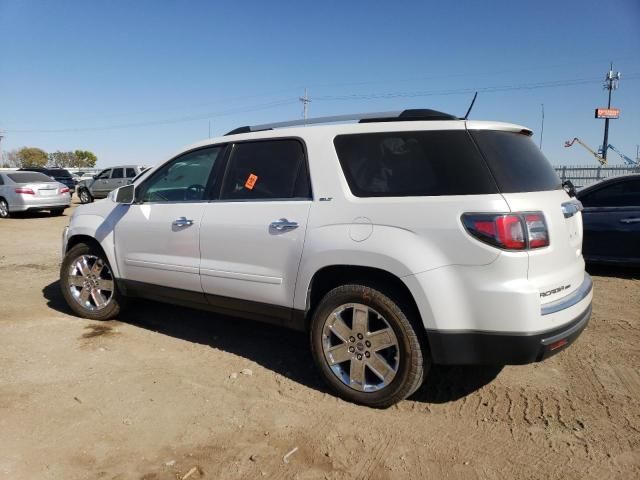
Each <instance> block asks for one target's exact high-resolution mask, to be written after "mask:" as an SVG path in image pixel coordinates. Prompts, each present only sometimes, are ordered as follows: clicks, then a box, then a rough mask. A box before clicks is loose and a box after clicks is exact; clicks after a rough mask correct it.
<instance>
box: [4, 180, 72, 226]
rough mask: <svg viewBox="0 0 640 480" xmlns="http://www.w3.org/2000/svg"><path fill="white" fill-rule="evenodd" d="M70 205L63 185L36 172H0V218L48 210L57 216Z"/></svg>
mask: <svg viewBox="0 0 640 480" xmlns="http://www.w3.org/2000/svg"><path fill="white" fill-rule="evenodd" d="M69 205H71V192H70V191H69V188H68V187H67V186H66V185H63V184H61V183H59V182H56V181H55V180H53V179H52V178H51V177H48V176H46V175H45V174H43V173H38V172H16V171H5V172H0V218H7V217H8V216H9V215H10V214H11V213H14V212H26V211H35V210H49V211H50V212H51V214H52V215H61V214H62V212H63V211H64V209H65V208H68V207H69Z"/></svg>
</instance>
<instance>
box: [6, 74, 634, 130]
mask: <svg viewBox="0 0 640 480" xmlns="http://www.w3.org/2000/svg"><path fill="white" fill-rule="evenodd" d="M626 78H627V81H629V80H636V79H639V78H640V74H631V75H628V76H627V77H626ZM601 81H602V80H601V79H598V78H581V79H569V80H551V81H545V82H535V83H525V84H519V85H494V86H485V87H480V88H477V87H473V88H459V89H448V90H430V91H424V90H423V91H414V92H379V93H369V94H349V95H324V96H319V97H314V100H315V101H318V100H320V101H357V100H372V99H385V98H416V97H427V96H445V95H463V94H464V95H466V94H470V93H474V92H476V91H477V92H482V93H492V92H504V91H514V90H533V89H540V88H558V87H569V86H576V85H585V84H592V83H596V82H597V83H600V82H601ZM305 99H306V103H305ZM299 101H303V103H304V105H305V106H306V104H307V103H308V102H310V101H311V100H310V99H309V98H308V96H307V94H306V93H305V97H300V98H298V99H292V98H290V99H281V100H277V101H273V102H269V103H264V104H260V105H255V106H251V107H242V108H237V109H231V110H226V111H218V112H208V113H203V114H198V115H192V116H184V117H178V118H172V119H164V120H155V121H146V122H137V123H127V124H116V125H107V126H98V127H69V128H45V129H7V130H5V132H7V133H64V132H90V131H104V130H118V129H125V128H139V127H147V126H153V125H169V124H175V123H184V122H191V121H195V120H203V119H208V118H216V117H222V116H228V115H234V114H238V113H248V112H254V111H258V110H265V109H270V108H277V107H282V106H286V105H292V104H294V103H297V102H299Z"/></svg>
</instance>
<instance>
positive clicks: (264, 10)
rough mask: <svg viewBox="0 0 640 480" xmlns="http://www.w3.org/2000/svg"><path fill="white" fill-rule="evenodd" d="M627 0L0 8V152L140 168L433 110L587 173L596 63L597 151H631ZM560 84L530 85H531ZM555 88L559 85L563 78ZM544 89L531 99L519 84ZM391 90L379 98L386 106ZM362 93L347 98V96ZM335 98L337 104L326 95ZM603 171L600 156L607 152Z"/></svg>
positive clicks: (633, 53) (634, 25)
mask: <svg viewBox="0 0 640 480" xmlns="http://www.w3.org/2000/svg"><path fill="white" fill-rule="evenodd" d="M639 27H640V1H638V0H610V1H609V2H602V1H601V0H600V1H592V0H581V1H578V0H576V1H557V0H556V1H546V0H540V1H536V2H514V1H504V2H503V1H495V2H490V1H466V2H464V1H456V2H433V1H432V2H389V1H386V2H376V1H368V2H359V1H351V2H344V1H342V2H338V1H331V0H325V1H323V2H318V1H316V2H307V1H303V0H299V1H296V2H284V1H282V2H276V1H273V2H264V1H263V2H252V1H248V0H245V1H242V2H238V1H236V2H213V1H209V2H205V1H190V0H189V1H187V0H181V1H163V2H159V1H141V0H140V1H135V2H132V1H109V2H87V1H83V2H80V1H77V2H70V1H65V0H57V1H55V2H52V1H44V0H43V1H40V2H36V1H18V0H0V45H1V46H2V48H0V52H1V55H0V130H1V131H3V132H4V135H5V136H6V138H5V139H4V140H3V142H2V148H3V150H9V149H14V148H19V147H22V146H25V145H26V146H37V147H40V148H43V149H44V150H47V151H55V150H69V149H76V148H81V149H87V150H92V151H94V152H95V153H96V154H97V155H98V158H99V161H98V166H108V165H115V164H119V163H144V164H155V163H157V162H159V161H161V160H163V159H165V158H167V157H168V156H169V155H171V154H172V153H174V152H175V151H176V150H178V149H180V148H181V147H182V146H184V145H186V144H190V143H192V142H194V141H197V140H201V139H203V138H206V137H207V136H208V129H209V121H211V124H212V127H211V129H212V135H220V134H222V133H225V132H226V131H228V130H230V129H232V128H234V127H236V126H239V125H245V124H252V123H263V122H269V121H279V120H289V119H293V118H299V117H300V116H301V113H302V106H301V104H300V102H298V101H297V98H298V97H299V96H301V95H302V94H303V91H304V88H305V87H307V88H309V95H310V97H311V99H312V103H311V104H310V116H320V115H332V114H340V113H350V112H361V111H381V110H396V109H403V108H420V107H423V108H434V109H438V110H443V111H446V112H450V113H453V114H458V115H463V114H464V112H465V110H466V108H467V106H468V104H469V102H470V100H471V97H472V94H471V93H468V91H469V90H473V89H482V88H485V87H508V86H511V87H515V88H514V89H512V90H503V89H499V90H498V91H484V92H482V91H481V93H480V94H479V97H478V100H477V102H476V106H475V107H474V111H473V113H472V115H471V117H472V118H476V119H491V120H501V121H509V122H515V123H520V124H523V125H527V126H529V127H531V128H532V129H534V131H535V136H534V139H535V141H536V142H538V141H539V137H538V135H539V131H540V122H541V104H544V106H545V125H544V136H543V150H544V152H545V154H546V155H547V156H548V157H549V158H550V160H551V161H552V162H553V163H555V164H593V165H595V164H596V161H595V159H593V158H592V157H590V156H589V155H588V154H587V153H586V152H585V151H584V150H582V149H581V147H579V146H574V147H572V148H569V149H568V148H564V147H563V143H564V140H567V139H570V138H573V137H574V136H578V137H580V138H581V139H582V140H583V141H585V142H586V143H588V144H589V145H591V146H592V147H594V148H596V147H597V146H598V145H600V144H601V143H602V133H603V121H602V120H596V119H594V118H593V110H594V108H595V107H597V106H605V105H606V93H605V91H603V89H602V86H601V83H602V82H601V80H602V79H603V78H604V75H605V73H606V71H607V70H608V64H609V61H613V62H614V67H615V70H619V71H621V72H622V80H621V82H620V88H619V90H617V91H616V92H614V96H613V105H614V106H618V107H620V108H621V110H622V113H621V118H620V119H618V120H613V121H612V122H611V128H610V137H609V141H610V143H612V144H613V145H615V146H616V147H618V148H619V149H620V150H622V151H623V152H625V153H626V154H627V155H628V156H630V157H632V158H633V157H635V155H636V144H640V28H639ZM554 81H558V82H560V83H571V84H570V85H568V86H556V87H549V86H546V85H548V84H549V82H554ZM565 81H566V82H565ZM541 85H542V86H544V88H531V87H533V86H541ZM389 94H391V95H389ZM358 96H361V97H362V96H364V97H365V98H359V97H358ZM336 97H338V98H336ZM609 159H610V163H618V161H619V160H618V157H617V156H616V155H614V154H613V153H610V154H609Z"/></svg>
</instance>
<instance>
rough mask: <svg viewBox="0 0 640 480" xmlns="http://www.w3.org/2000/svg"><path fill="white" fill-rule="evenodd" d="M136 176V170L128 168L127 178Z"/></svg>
mask: <svg viewBox="0 0 640 480" xmlns="http://www.w3.org/2000/svg"><path fill="white" fill-rule="evenodd" d="M135 176H136V170H135V169H134V168H127V169H126V177H127V178H134V177H135Z"/></svg>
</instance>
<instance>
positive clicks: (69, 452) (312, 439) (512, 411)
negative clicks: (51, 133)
mask: <svg viewBox="0 0 640 480" xmlns="http://www.w3.org/2000/svg"><path fill="white" fill-rule="evenodd" d="M68 213H69V210H68V211H67V214H68ZM67 222H68V216H63V217H57V218H51V217H49V216H48V215H46V214H42V215H31V216H27V217H24V218H12V219H8V220H0V478H7V479H12V480H16V479H36V478H37V479H49V478H55V479H76V478H77V479H88V478H98V479H149V480H150V479H176V478H177V479H183V478H189V479H199V478H208V479H239V478H243V479H245V478H246V479H256V478H269V479H272V478H277V479H290V478H291V479H318V478H320V479H323V478H327V479H347V478H349V479H350V478H354V479H403V478H416V479H427V478H433V479H441V478H464V479H474V478H482V479H502V478H519V479H523V478H545V479H548V478H551V479H555V478H557V479H567V478H575V479H584V478H607V479H609V478H640V371H639V368H640V281H639V280H638V277H639V276H640V273H639V272H637V271H636V272H632V271H631V272H630V271H618V272H616V271H613V272H612V271H599V272H595V273H596V276H595V277H594V281H595V299H594V311H593V317H592V320H591V323H590V325H589V326H588V328H587V329H586V331H585V332H584V333H583V335H582V336H581V337H580V339H579V340H578V341H577V342H576V343H575V344H574V345H573V346H572V347H571V348H570V349H568V350H567V351H564V352H562V353H560V354H559V355H557V356H555V357H553V358H551V359H550V360H548V361H546V362H543V363H540V364H535V365H528V366H521V367H505V368H502V369H500V368H442V367H440V368H434V369H433V370H432V372H431V374H430V376H429V378H428V380H427V382H426V383H425V385H424V387H423V388H422V389H421V390H419V391H418V392H417V393H416V394H415V395H414V396H413V397H412V398H411V399H409V400H406V401H404V402H402V403H400V404H398V405H397V406H395V407H392V408H390V409H388V410H373V409H368V408H364V407H359V406H356V405H352V404H349V403H346V402H344V401H342V400H339V399H337V398H336V397H334V396H332V395H331V394H330V393H328V392H327V390H326V388H325V387H324V385H323V383H322V381H321V379H320V378H319V376H318V374H317V373H316V372H315V370H314V367H313V365H312V361H311V357H310V354H309V351H308V341H307V338H306V336H305V335H303V334H300V333H296V332H290V331H287V330H283V329H279V328H276V327H273V326H267V325H263V324H260V323H256V322H251V321H244V320H238V319H234V318H225V317H219V316H215V315H211V314H207V313H202V312H197V311H193V310H188V309H184V308H178V307H172V306H168V305H161V304H155V303H151V302H137V303H135V304H134V305H133V306H132V308H131V309H130V310H129V311H127V312H126V313H125V314H123V315H121V318H120V319H119V321H110V322H105V323H100V322H94V321H89V320H85V319H81V318H77V317H74V316H73V315H71V314H70V311H69V310H68V309H67V307H66V306H65V304H64V301H63V299H62V296H61V294H60V292H59V286H58V268H59V262H60V256H59V250H60V237H61V231H62V228H63V226H64V225H66V223H67ZM243 369H249V371H246V370H245V373H241V371H242V370H243ZM294 448H297V450H296V451H295V452H293V453H291V454H290V455H289V456H288V457H287V458H286V461H285V460H284V457H285V455H287V453H289V452H292V451H293V450H294Z"/></svg>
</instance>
